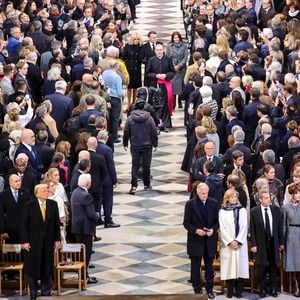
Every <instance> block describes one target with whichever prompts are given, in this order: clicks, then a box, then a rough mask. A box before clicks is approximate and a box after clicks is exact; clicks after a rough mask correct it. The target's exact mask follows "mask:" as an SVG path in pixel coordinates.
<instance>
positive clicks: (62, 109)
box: [45, 80, 74, 132]
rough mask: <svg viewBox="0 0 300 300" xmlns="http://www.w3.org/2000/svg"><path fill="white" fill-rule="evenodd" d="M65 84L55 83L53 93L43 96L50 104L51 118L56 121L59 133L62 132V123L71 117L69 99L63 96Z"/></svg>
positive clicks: (61, 82)
mask: <svg viewBox="0 0 300 300" xmlns="http://www.w3.org/2000/svg"><path fill="white" fill-rule="evenodd" d="M66 89H67V83H66V82H65V81H63V80H59V81H57V82H56V83H55V93H54V94H51V95H47V96H45V100H50V102H51V104H52V111H51V117H52V118H53V119H54V120H55V121H56V127H57V130H58V131H59V132H61V131H62V130H63V127H64V123H65V122H66V121H67V120H68V119H69V118H70V117H71V115H72V110H73V108H74V104H73V101H72V99H71V98H70V97H67V96H65V93H66Z"/></svg>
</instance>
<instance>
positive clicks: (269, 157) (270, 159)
mask: <svg viewBox="0 0 300 300" xmlns="http://www.w3.org/2000/svg"><path fill="white" fill-rule="evenodd" d="M262 158H263V161H264V163H265V164H271V165H273V164H275V152H274V151H273V150H271V149H267V150H265V151H264V152H263V154H262Z"/></svg>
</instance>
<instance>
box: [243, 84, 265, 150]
mask: <svg viewBox="0 0 300 300" xmlns="http://www.w3.org/2000/svg"><path fill="white" fill-rule="evenodd" d="M259 96H260V90H258V89H255V88H251V89H250V102H249V104H247V105H245V107H244V111H243V121H244V123H245V134H246V143H245V144H246V146H248V147H249V146H250V145H251V143H252V141H253V139H254V136H255V129H256V126H257V124H258V115H257V106H258V105H259V104H261V102H260V100H259Z"/></svg>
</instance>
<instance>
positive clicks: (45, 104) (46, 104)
mask: <svg viewBox="0 0 300 300" xmlns="http://www.w3.org/2000/svg"><path fill="white" fill-rule="evenodd" d="M43 105H44V106H45V107H46V108H47V112H49V111H50V109H51V107H52V103H51V101H50V100H45V101H44V102H43Z"/></svg>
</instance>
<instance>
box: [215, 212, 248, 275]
mask: <svg viewBox="0 0 300 300" xmlns="http://www.w3.org/2000/svg"><path fill="white" fill-rule="evenodd" d="M219 224H220V237H221V246H220V266H221V270H220V271H221V280H229V279H237V278H249V260H248V242H247V234H248V222H247V211H246V209H245V208H240V213H239V233H238V236H237V237H236V236H235V224H234V216H233V210H225V209H220V211H219ZM234 240H236V241H238V242H239V243H240V244H241V247H240V248H239V249H237V250H233V249H232V248H231V247H230V246H228V245H230V243H231V242H232V241H234Z"/></svg>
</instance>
